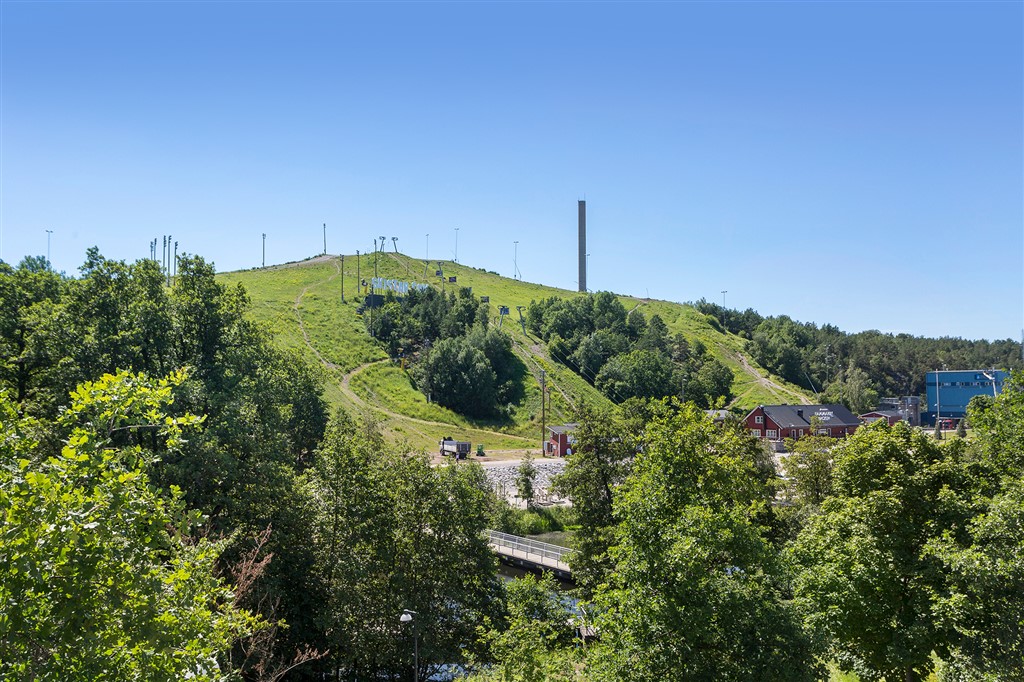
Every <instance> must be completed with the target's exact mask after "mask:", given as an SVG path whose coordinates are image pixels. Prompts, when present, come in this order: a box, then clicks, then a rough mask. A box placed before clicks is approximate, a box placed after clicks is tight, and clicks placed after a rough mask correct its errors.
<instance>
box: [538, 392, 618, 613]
mask: <svg viewBox="0 0 1024 682" xmlns="http://www.w3.org/2000/svg"><path fill="white" fill-rule="evenodd" d="M576 421H577V423H578V426H577V427H576V430H575V431H574V432H573V436H574V437H575V439H576V445H575V447H574V448H573V451H572V454H571V455H569V457H568V458H567V459H566V462H565V469H564V470H563V472H562V473H561V474H559V475H558V476H557V477H556V478H555V480H554V489H555V491H556V492H558V494H559V495H561V496H563V497H565V498H568V499H569V500H570V501H571V502H572V508H573V513H574V515H575V520H576V523H577V524H578V525H579V528H578V530H577V532H576V533H574V534H573V540H572V545H573V553H572V555H571V557H570V564H571V565H572V570H573V579H574V580H575V581H576V584H577V585H578V586H579V588H580V590H581V592H582V593H583V594H584V596H586V597H588V598H589V597H590V596H592V595H593V593H594V591H595V590H596V588H597V586H598V585H599V584H601V583H603V582H605V580H607V577H608V575H609V573H610V572H611V570H612V568H613V563H612V560H611V557H610V556H609V554H608V548H609V547H610V546H611V545H612V542H613V529H614V526H615V519H614V516H613V514H612V511H613V508H614V503H613V500H614V495H615V490H616V488H617V487H618V486H619V485H620V484H621V483H622V482H623V481H624V480H625V478H626V475H627V474H628V473H629V463H630V461H631V459H632V456H633V454H634V452H635V449H634V442H633V437H632V435H631V433H632V429H629V428H627V426H626V424H625V422H624V420H623V419H622V418H621V417H620V416H619V415H618V414H617V413H614V412H609V411H594V410H592V409H591V408H588V407H582V408H580V411H579V412H578V413H577V414H576Z"/></svg>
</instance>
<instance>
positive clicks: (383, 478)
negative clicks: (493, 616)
mask: <svg viewBox="0 0 1024 682" xmlns="http://www.w3.org/2000/svg"><path fill="white" fill-rule="evenodd" d="M306 495H307V497H308V500H309V502H308V503H309V504H310V505H311V508H312V517H313V528H312V532H311V533H310V537H309V540H310V542H312V544H313V552H314V557H315V564H316V573H317V578H318V581H317V582H318V585H319V587H318V593H319V595H320V596H319V599H318V602H317V609H316V611H317V618H318V621H319V627H320V630H321V632H322V637H323V642H324V644H325V646H326V647H328V648H329V649H330V652H331V653H330V657H329V659H328V660H327V661H326V662H325V666H327V667H326V668H325V669H328V670H332V671H342V673H343V674H345V675H348V676H350V677H355V678H358V679H372V678H376V677H379V676H381V675H385V674H387V675H393V674H394V673H396V672H397V671H400V670H407V669H408V667H407V666H408V663H409V658H408V657H409V655H410V653H411V651H412V641H411V634H412V633H411V632H409V631H408V630H405V631H404V632H403V631H402V630H401V629H400V623H399V620H398V617H399V615H400V614H401V613H402V610H403V609H411V610H413V611H415V612H416V614H417V615H416V617H415V622H416V627H417V628H418V630H419V631H420V632H421V633H424V636H422V637H421V638H420V662H421V668H422V669H421V675H423V673H424V671H425V670H428V669H430V668H431V667H432V666H436V665H438V664H441V663H458V662H461V661H463V660H465V659H466V657H467V656H469V655H470V654H473V653H474V649H473V647H472V646H471V643H472V642H474V641H475V633H476V630H477V627H478V626H479V625H481V624H482V623H483V617H484V615H485V614H489V613H492V612H493V610H494V609H495V605H496V599H497V596H498V589H499V588H498V581H497V578H496V574H495V569H496V561H495V559H494V556H493V554H492V553H491V552H490V550H489V548H488V546H487V543H486V541H485V540H484V538H483V535H482V531H483V530H484V528H485V527H486V523H487V520H488V499H489V498H488V491H487V484H486V479H485V476H484V473H483V470H482V469H481V467H480V466H479V465H476V464H473V463H460V464H458V465H457V466H448V467H440V468H431V467H430V466H429V464H428V462H427V460H426V459H425V458H423V457H414V456H407V455H404V454H400V453H399V452H396V451H394V450H393V449H391V448H389V447H388V446H386V445H385V444H384V442H383V439H382V438H381V436H380V434H379V432H377V431H376V429H375V427H374V426H373V425H364V426H363V427H362V428H360V427H357V426H356V424H354V423H353V422H352V421H351V420H349V419H348V418H347V417H346V416H345V415H344V414H342V413H339V414H338V415H336V417H335V419H334V420H333V422H332V424H331V427H330V428H329V429H328V433H327V435H326V437H325V439H324V444H323V446H322V448H321V450H320V452H319V457H318V458H317V463H316V465H315V466H314V467H313V469H311V470H310V471H309V473H308V475H307V485H306Z"/></svg>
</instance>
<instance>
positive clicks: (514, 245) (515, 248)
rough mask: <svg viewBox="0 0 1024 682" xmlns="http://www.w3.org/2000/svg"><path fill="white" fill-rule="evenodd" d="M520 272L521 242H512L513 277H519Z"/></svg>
mask: <svg viewBox="0 0 1024 682" xmlns="http://www.w3.org/2000/svg"><path fill="white" fill-rule="evenodd" d="M518 272H519V242H518V241H515V242H512V279H518V278H519V276H518V274H517V273H518Z"/></svg>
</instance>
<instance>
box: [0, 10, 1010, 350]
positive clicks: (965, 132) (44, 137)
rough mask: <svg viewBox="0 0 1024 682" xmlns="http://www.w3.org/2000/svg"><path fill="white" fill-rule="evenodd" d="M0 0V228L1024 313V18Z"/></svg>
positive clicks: (813, 307)
mask: <svg viewBox="0 0 1024 682" xmlns="http://www.w3.org/2000/svg"><path fill="white" fill-rule="evenodd" d="M1022 6H1024V5H1022V3H1021V2H995V3H983V2H970V3H929V2H908V3H887V2H856V3H849V4H843V3H836V2H822V3H811V2H802V3H767V2H758V3H740V2H732V3H648V4H641V3H629V4H618V3H593V4H591V3H507V4H505V3H446V4H430V3H408V4H404V3H327V2H317V3H294V2H289V3H266V2H263V3H245V2H233V3H203V2H174V3H152V2H151V3H129V2H116V3H114V2H111V3H90V2H29V3H21V2H11V1H9V0H5V1H3V2H0V22H2V25H0V57H2V64H0V78H2V81H0V95H2V101H0V114H2V121H0V137H2V139H0V142H2V148H0V156H2V158H0V161H2V169H0V171H2V177H0V189H2V205H0V221H2V231H3V244H2V247H0V257H2V258H3V259H4V260H7V261H8V262H13V263H16V262H17V261H19V260H20V259H21V258H22V257H23V256H25V255H26V254H35V255H39V254H44V255H45V253H46V237H47V235H46V232H45V230H47V229H52V230H53V243H52V251H51V260H52V261H53V264H54V267H55V268H56V269H58V270H65V271H67V272H69V273H75V272H77V268H78V266H79V265H80V264H81V263H82V261H83V260H84V254H85V250H86V248H88V247H89V246H91V245H97V246H99V248H100V250H101V252H102V253H103V254H104V255H106V256H108V257H112V258H118V259H127V260H134V259H136V258H141V257H146V256H148V254H149V242H150V240H151V239H153V238H154V237H160V236H161V235H165V234H172V235H173V236H174V239H176V240H177V241H179V243H180V249H181V250H182V251H188V252H191V253H199V254H201V255H203V256H205V257H206V258H208V259H210V260H212V261H214V262H215V263H216V265H217V267H218V269H220V270H231V269H239V268H247V267H252V266H257V265H259V263H260V245H261V241H260V234H261V233H263V232H266V233H267V261H268V263H271V262H274V263H277V262H284V261H290V260H297V259H301V258H304V257H307V256H310V255H315V254H317V253H319V252H320V251H321V250H322V248H323V245H322V230H321V224H322V223H325V222H326V223H327V248H328V251H329V252H331V253H342V252H344V253H354V252H355V251H356V249H360V250H369V249H372V245H373V238H374V237H375V236H377V235H386V236H387V237H388V238H389V239H390V237H392V236H397V237H398V238H399V241H398V246H399V249H400V250H401V251H403V252H405V253H409V254H412V255H415V256H419V257H422V256H424V255H425V251H426V248H427V244H426V242H427V239H426V237H425V235H426V234H427V233H429V234H430V239H429V250H430V251H429V254H430V257H431V258H432V259H437V258H448V259H450V258H452V256H453V252H454V249H455V231H454V228H456V227H458V228H459V245H458V249H459V253H458V255H459V260H460V261H461V262H463V263H465V264H469V265H474V266H478V267H485V268H487V269H490V270H495V271H497V272H499V273H501V274H505V275H511V274H512V259H513V249H514V247H513V241H515V240H518V241H519V245H518V260H519V269H520V271H521V272H522V275H523V278H524V279H526V280H530V281H537V282H543V283H546V284H551V285H556V286H562V287H566V288H569V289H574V288H575V287H576V284H575V282H576V201H577V199H581V198H586V200H587V205H588V227H589V233H588V238H589V248H588V250H589V252H590V253H591V257H590V275H589V282H588V284H589V286H590V288H591V289H592V290H600V289H607V290H612V291H616V292H619V293H629V294H636V295H640V296H643V295H645V294H649V295H650V296H651V297H655V298H662V299H669V300H675V301H688V300H696V299H699V298H701V297H705V298H707V299H709V300H713V301H717V302H721V300H722V294H721V293H720V292H721V291H722V290H723V289H725V290H728V294H726V297H725V301H726V304H727V305H728V306H729V307H738V308H741V309H743V308H747V307H753V308H755V309H756V310H758V311H760V312H761V313H763V314H788V315H790V316H791V317H794V318H796V319H799V320H804V321H814V322H818V323H826V322H828V323H833V324H836V325H838V326H839V327H840V328H842V329H845V330H847V331H859V330H863V329H880V330H883V331H892V332H902V331H905V332H909V333H913V334H923V335H929V336H940V335H949V336H963V337H968V338H981V337H984V338H1007V337H1011V338H1015V339H1019V338H1020V333H1021V327H1022V326H1024V321H1022V317H1024V189H1022V188H1024V73H1022V72H1024V66H1022V65H1024V49H1022V32H1024V28H1022V27H1024V12H1022Z"/></svg>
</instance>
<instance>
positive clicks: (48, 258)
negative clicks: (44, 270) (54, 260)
mask: <svg viewBox="0 0 1024 682" xmlns="http://www.w3.org/2000/svg"><path fill="white" fill-rule="evenodd" d="M51 234H53V230H47V231H46V267H48V268H50V269H51V270H53V268H52V267H50V235H51Z"/></svg>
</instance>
